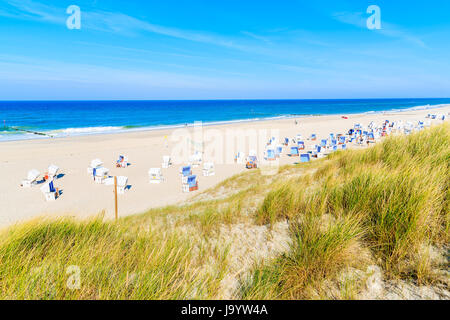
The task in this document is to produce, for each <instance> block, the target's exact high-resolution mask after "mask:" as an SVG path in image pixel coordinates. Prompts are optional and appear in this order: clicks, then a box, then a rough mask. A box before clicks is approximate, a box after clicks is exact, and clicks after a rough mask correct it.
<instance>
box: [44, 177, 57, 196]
mask: <svg viewBox="0 0 450 320" xmlns="http://www.w3.org/2000/svg"><path fill="white" fill-rule="evenodd" d="M41 191H42V193H43V194H44V196H45V200H46V201H55V200H56V196H57V193H58V192H57V190H56V189H55V187H54V186H53V180H49V181H48V182H46V183H45V184H44V185H43V186H42V187H41Z"/></svg>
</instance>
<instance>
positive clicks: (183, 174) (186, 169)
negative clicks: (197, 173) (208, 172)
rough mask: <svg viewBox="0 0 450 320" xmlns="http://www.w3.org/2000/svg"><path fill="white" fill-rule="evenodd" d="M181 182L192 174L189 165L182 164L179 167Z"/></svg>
mask: <svg viewBox="0 0 450 320" xmlns="http://www.w3.org/2000/svg"><path fill="white" fill-rule="evenodd" d="M180 173H181V182H183V183H186V182H187V179H188V177H189V176H190V175H192V169H191V166H184V167H182V168H181V172H180Z"/></svg>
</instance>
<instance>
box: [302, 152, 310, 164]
mask: <svg viewBox="0 0 450 320" xmlns="http://www.w3.org/2000/svg"><path fill="white" fill-rule="evenodd" d="M309 160H310V156H309V153H302V154H301V155H300V162H309Z"/></svg>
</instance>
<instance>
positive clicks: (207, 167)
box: [203, 162, 216, 177]
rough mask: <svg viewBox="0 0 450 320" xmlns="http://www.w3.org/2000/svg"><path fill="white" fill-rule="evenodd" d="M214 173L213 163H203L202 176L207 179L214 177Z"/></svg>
mask: <svg viewBox="0 0 450 320" xmlns="http://www.w3.org/2000/svg"><path fill="white" fill-rule="evenodd" d="M215 174H216V172H215V170H214V163H213V162H205V163H204V164H203V176H205V177H209V176H213V175H215Z"/></svg>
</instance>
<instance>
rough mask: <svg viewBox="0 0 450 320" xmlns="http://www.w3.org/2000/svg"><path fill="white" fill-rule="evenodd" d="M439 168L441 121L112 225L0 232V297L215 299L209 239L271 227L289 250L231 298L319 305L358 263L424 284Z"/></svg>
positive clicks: (439, 223) (216, 274) (217, 268)
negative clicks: (239, 229)
mask: <svg viewBox="0 0 450 320" xmlns="http://www.w3.org/2000/svg"><path fill="white" fill-rule="evenodd" d="M449 166H450V125H449V124H443V125H440V126H436V127H433V128H431V129H427V130H424V131H421V132H419V133H415V134H413V135H410V136H391V137H389V138H387V139H385V140H384V141H383V142H382V143H379V144H377V145H375V146H374V147H372V148H369V149H363V150H347V151H339V152H336V153H333V154H331V155H330V156H329V157H327V158H325V159H320V160H318V161H314V162H312V163H308V164H299V165H294V166H284V167H281V168H279V171H278V174H277V175H275V176H265V175H262V174H261V173H260V172H259V170H251V171H248V172H246V173H243V174H240V175H237V176H235V177H233V178H230V179H227V180H226V181H224V182H223V183H221V184H219V185H218V186H216V187H215V188H213V189H210V190H208V191H206V192H203V193H201V194H199V195H198V196H197V197H195V198H197V201H196V202H190V203H188V204H186V205H184V206H168V207H165V208H159V209H152V210H149V211H148V212H147V213H145V214H142V215H135V216H129V217H126V218H122V219H119V221H118V222H110V221H103V219H102V217H101V216H99V217H97V218H95V219H91V220H88V221H76V220H73V219H68V218H63V219H58V220H34V221H30V222H29V223H26V224H20V225H17V226H14V227H11V228H8V229H6V230H4V231H2V232H1V233H0V298H1V299H212V298H217V297H220V294H221V293H220V290H221V281H222V279H223V278H224V275H225V274H226V273H227V269H228V265H227V264H228V257H227V255H228V244H227V243H221V242H219V243H218V242H217V241H215V242H214V241H210V240H211V239H214V238H215V237H217V235H218V233H219V232H220V227H222V226H229V227H232V226H233V225H234V224H238V223H245V224H246V225H254V224H259V225H268V226H271V225H274V224H275V223H277V222H278V221H282V220H288V221H289V228H290V231H289V233H290V236H291V239H292V242H291V245H290V248H289V250H288V251H287V252H285V253H284V254H281V255H279V256H277V257H276V258H274V259H273V260H269V261H255V265H254V267H253V269H252V270H250V272H249V276H247V277H244V278H242V279H241V287H240V288H238V289H239V290H238V291H239V292H237V295H236V297H237V298H245V299H310V298H330V294H329V292H328V291H327V287H326V286H325V285H324V283H325V282H326V281H334V280H336V279H338V278H339V275H340V274H342V272H343V271H345V270H347V269H348V268H358V269H363V268H364V266H366V265H368V264H369V263H370V264H377V265H379V266H381V267H382V268H383V270H384V271H385V274H386V275H387V277H391V278H402V279H405V278H407V279H414V280H416V281H418V282H420V283H429V282H433V281H435V277H434V271H433V270H434V267H435V266H433V265H432V263H433V262H432V259H430V256H429V254H428V253H427V252H428V251H427V248H428V247H429V246H437V247H439V246H444V245H448V240H449V223H450V212H449V202H450V201H449V199H450V191H449V185H450V175H449V172H450V170H449V169H450V168H449ZM235 245H236V244H235ZM237 245H241V244H237ZM242 245H245V244H242ZM71 266H76V268H79V271H80V281H81V285H80V288H78V289H73V288H71V287H70V286H69V285H68V283H71V281H73V279H75V278H74V276H73V272H74V271H73V269H71V268H72V267H71ZM75 270H77V269H75ZM357 288H358V284H357V283H354V282H353V281H347V280H346V282H344V284H343V285H342V288H340V289H341V290H342V295H341V296H340V297H341V298H355V297H357V294H356V292H355V291H356V290H357ZM333 298H336V297H335V296H333Z"/></svg>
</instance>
